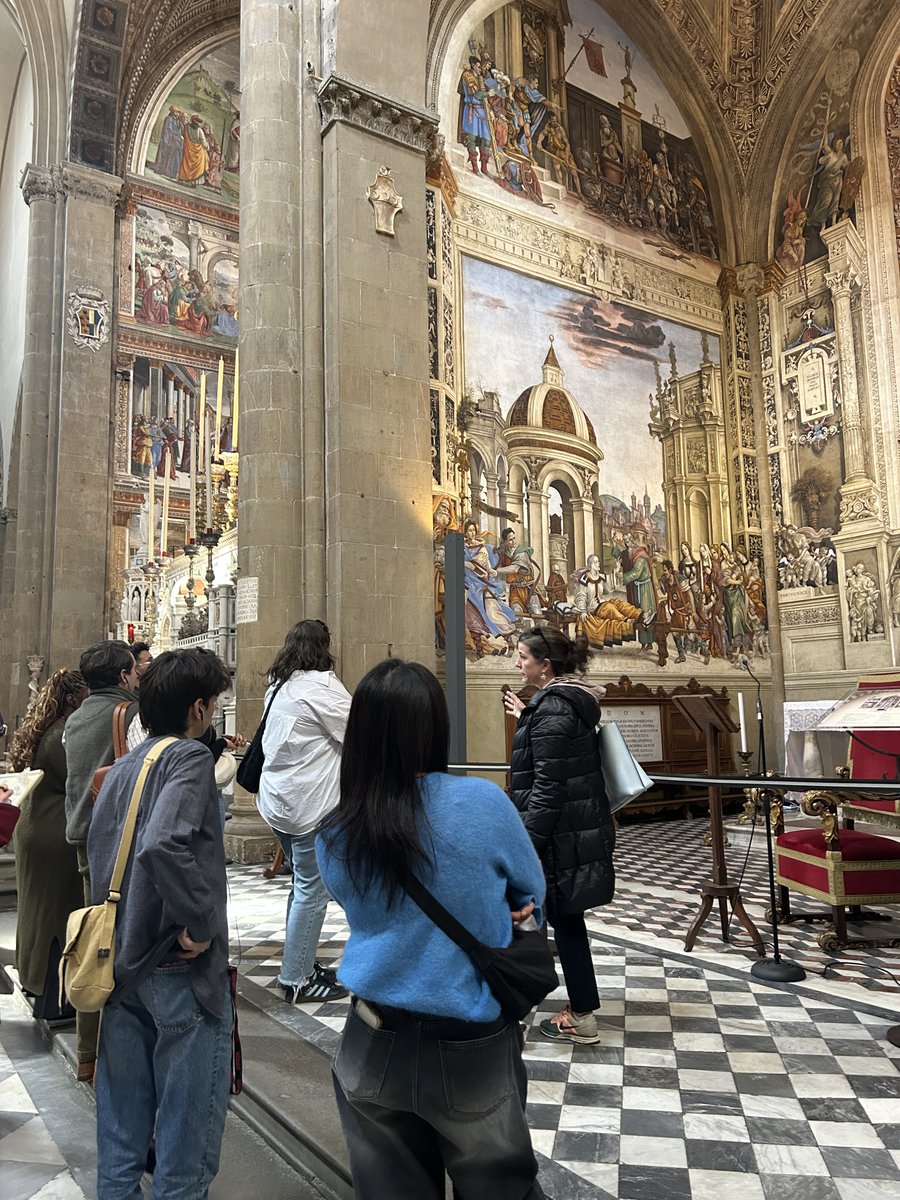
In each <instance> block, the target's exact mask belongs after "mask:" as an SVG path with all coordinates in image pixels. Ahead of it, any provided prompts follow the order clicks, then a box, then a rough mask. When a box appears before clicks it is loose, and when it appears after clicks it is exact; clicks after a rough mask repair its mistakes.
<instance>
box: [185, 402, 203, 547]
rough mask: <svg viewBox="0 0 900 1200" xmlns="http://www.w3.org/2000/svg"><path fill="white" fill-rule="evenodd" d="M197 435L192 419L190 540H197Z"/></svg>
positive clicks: (197, 428)
mask: <svg viewBox="0 0 900 1200" xmlns="http://www.w3.org/2000/svg"><path fill="white" fill-rule="evenodd" d="M199 436H200V422H199V421H194V428H193V430H192V432H191V492H190V497H189V499H188V507H189V510H190V511H189V517H188V538H189V539H190V541H192V542H194V541H196V540H197V455H198V454H199V453H200V447H199V445H198V444H197V439H198V438H199Z"/></svg>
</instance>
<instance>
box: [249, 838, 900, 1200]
mask: <svg viewBox="0 0 900 1200" xmlns="http://www.w3.org/2000/svg"><path fill="white" fill-rule="evenodd" d="M704 831H705V825H704V823H703V822H701V821H693V822H684V823H681V822H679V823H677V824H676V823H669V822H666V823H655V824H644V825H638V826H631V827H625V828H624V829H623V830H622V831H620V842H619V850H618V853H617V867H618V873H619V886H618V892H617V897H616V901H615V903H614V904H613V905H610V906H609V907H608V908H606V909H604V910H603V911H602V914H599V913H598V915H597V917H596V918H595V919H593V920H592V922H591V926H592V939H593V954H594V961H595V965H596V972H597V978H598V981H599V984H600V985H601V996H602V1011H601V1018H600V1023H601V1028H602V1032H603V1037H602V1039H601V1041H600V1043H599V1044H598V1045H595V1046H577V1047H574V1046H571V1045H557V1044H553V1043H550V1042H547V1041H545V1040H544V1039H543V1038H542V1037H541V1036H540V1033H539V1032H538V1031H537V1023H539V1021H540V1020H541V1018H542V1017H544V1016H546V1015H547V1014H548V1013H551V1012H554V1011H558V1010H559V1009H560V1008H561V1007H562V1006H563V1004H564V1002H565V996H564V993H563V992H562V990H560V991H558V992H557V993H554V995H553V996H550V997H548V999H547V1000H546V1001H545V1003H544V1005H543V1006H542V1009H541V1010H540V1011H538V1012H537V1013H536V1014H535V1016H534V1018H533V1021H531V1022H529V1028H528V1033H527V1040H526V1050H525V1059H526V1062H527V1066H528V1073H529V1078H530V1081H531V1083H530V1090H529V1105H528V1118H529V1122H530V1124H531V1128H532V1137H533V1142H534V1146H535V1150H536V1151H537V1153H538V1155H539V1158H540V1161H541V1179H542V1182H543V1183H544V1186H545V1188H546V1190H547V1192H548V1194H549V1195H552V1196H554V1197H555V1200H581V1198H582V1197H583V1198H589V1197H590V1198H595V1197H598V1198H601V1200H602V1198H603V1197H607V1196H610V1197H619V1198H621V1200H795V1198H796V1200H881V1198H882V1197H883V1198H884V1200H888V1198H889V1197H890V1198H891V1200H897V1197H900V1050H897V1049H895V1048H894V1047H892V1046H891V1045H890V1044H889V1043H888V1042H886V1041H885V1040H884V1033H885V1031H886V1029H887V1027H888V1026H889V1025H892V1024H894V1023H896V1022H897V1021H900V1012H897V1011H896V1010H897V1004H896V996H897V994H898V990H897V985H896V984H894V983H893V982H892V980H891V979H890V977H889V976H886V975H884V974H883V973H881V972H879V971H878V970H877V969H876V968H877V967H878V966H881V965H884V964H888V969H889V970H893V972H894V974H897V975H898V976H900V961H898V957H897V954H896V952H891V953H890V954H889V955H885V954H884V953H881V954H877V955H876V954H871V953H868V952H867V953H866V954H860V953H856V954H854V955H852V956H847V959H846V960H845V959H844V958H843V956H842V958H841V960H840V962H839V965H838V967H837V969H836V970H835V969H832V970H830V971H829V976H837V982H829V981H827V980H825V979H823V978H822V976H821V972H822V970H823V968H824V966H825V964H826V963H827V962H828V961H829V956H827V955H825V954H823V953H822V952H821V951H820V950H819V948H818V946H817V944H816V942H815V933H816V927H815V926H813V927H807V926H802V925H801V926H797V927H796V928H790V929H789V930H788V931H786V933H785V936H784V939H783V940H784V944H783V947H782V950H783V953H784V954H785V955H786V956H790V957H792V958H794V959H795V960H796V961H801V962H803V964H804V965H805V966H807V967H808V968H809V969H810V972H811V973H810V976H809V978H808V979H807V980H806V981H805V983H803V984H799V985H792V986H791V987H789V988H784V989H780V988H779V989H776V988H770V987H766V986H764V985H762V984H758V983H757V982H756V981H755V980H753V979H752V978H751V976H750V974H749V962H748V960H752V959H753V958H755V953H754V952H753V951H752V948H750V947H749V942H748V940H747V937H746V934H745V933H744V931H743V930H741V931H740V933H739V935H738V934H736V936H735V944H733V945H729V946H723V944H722V942H721V940H720V937H719V930H718V922H717V921H716V923H715V924H713V923H712V922H710V924H709V925H708V926H707V927H706V929H705V930H704V932H703V934H702V935H701V937H700V938H699V939H698V943H697V946H696V948H695V951H694V953H693V954H692V955H686V954H685V953H684V950H683V937H684V932H685V930H686V929H687V927H688V925H689V924H690V921H691V919H692V917H693V915H694V914H695V913H696V910H697V905H698V901H697V895H696V886H697V882H698V880H699V879H700V878H701V877H702V875H703V873H704V869H705V868H707V867H708V855H709V851H708V850H707V849H705V848H704V847H703V846H702V836H703V833H704ZM735 859H737V860H738V861H737V862H736V863H734V864H733V865H735V867H736V869H739V867H740V864H741V862H742V861H743V853H741V854H740V855H737V854H732V860H735ZM649 864H652V866H650V865H649ZM751 864H752V865H751V867H750V868H749V869H748V871H747V873H746V875H745V898H747V899H748V900H753V902H754V904H755V911H754V914H753V915H754V916H755V917H757V918H758V920H759V921H760V922H761V921H762V920H763V915H762V913H763V909H764V907H765V904H764V899H763V887H762V886H761V884H762V880H763V878H764V872H763V864H762V863H761V862H759V861H758V860H754V859H751ZM229 875H230V880H231V895H232V919H233V938H234V940H233V952H234V954H235V956H239V957H240V961H241V967H240V969H241V972H242V975H243V977H244V980H245V983H244V989H245V994H247V995H248V998H249V999H251V1000H252V1001H253V1002H254V1003H258V1004H260V1005H261V1006H262V1007H264V1008H265V1011H266V1012H267V1013H268V1014H269V1016H271V1017H272V1018H274V1019H275V1020H277V1021H279V1022H280V1023H281V1024H284V1025H286V1026H288V1027H290V1028H291V1029H293V1030H294V1031H295V1032H297V1033H298V1034H299V1035H300V1036H304V1037H307V1038H310V1039H311V1040H314V1041H315V1042H316V1043H317V1044H319V1045H320V1046H322V1047H323V1048H324V1049H326V1050H329V1051H332V1052H333V1050H334V1049H335V1047H336V1045H337V1041H338V1036H339V1032H340V1030H341V1028H342V1026H343V1023H344V1019H345V1016H346V1010H347V1001H341V1002H337V1003H331V1004H326V1005H319V1006H314V1005H303V1006H298V1007H292V1006H289V1005H287V1004H285V1003H284V1002H283V1001H282V1000H281V998H280V992H279V991H278V990H277V989H276V988H274V986H273V985H274V981H275V977H276V975H277V972H278V967H279V965H280V954H281V944H282V938H283V932H284V929H283V914H284V905H285V902H286V897H287V889H288V880H287V877H286V876H282V877H279V878H278V879H275V880H271V881H270V880H266V879H264V878H263V877H262V875H261V873H260V870H259V868H249V867H234V868H231V869H230V871H229ZM651 876H652V878H653V880H654V881H655V882H653V883H649V882H645V880H646V879H647V878H648V877H651ZM662 880H665V886H663V884H662V883H661V882H660V881H662ZM346 937H347V928H346V924H345V922H344V920H343V916H342V913H341V912H340V910H339V909H338V908H337V906H336V905H334V904H332V905H329V910H328V915H327V917H326V923H325V928H324V930H323V940H322V942H321V944H320V948H319V954H320V957H321V958H322V959H323V960H327V961H330V962H336V961H337V960H339V958H340V954H341V952H342V949H343V945H344V943H345V941H346ZM851 959H852V962H851V961H850V960H851ZM889 991H893V994H892V995H889V994H888V992H889ZM892 1014H895V1015H892Z"/></svg>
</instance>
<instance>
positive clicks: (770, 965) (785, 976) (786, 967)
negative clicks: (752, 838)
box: [741, 658, 806, 983]
mask: <svg viewBox="0 0 900 1200" xmlns="http://www.w3.org/2000/svg"><path fill="white" fill-rule="evenodd" d="M741 666H742V667H743V668H744V670H745V671H746V672H747V674H748V675H749V676H750V678H751V679H752V680H753V682H754V683H755V684H756V720H757V725H758V729H759V767H758V771H757V774H759V775H762V776H763V777H765V775H766V772H767V769H768V767H767V763H766V726H765V719H764V717H763V709H762V685H761V684H760V682H759V680H758V679H757V678H756V676H755V675H754V674H753V671H752V670H751V668H750V660H749V659H748V658H743V659H742V660H741ZM762 800H763V814H764V817H765V822H766V854H767V856H768V861H769V904H770V907H771V912H772V957H771V958H761V959H760V960H759V961H758V962H755V963H754V964H753V966H752V967H751V968H750V974H751V975H752V976H753V977H754V979H762V980H764V981H765V982H766V983H799V981H800V980H801V979H805V978H806V972H805V971H804V970H803V968H802V967H799V966H797V964H796V963H792V962H787V961H786V960H785V959H783V958H782V957H781V951H780V949H779V947H778V901H777V895H776V890H775V856H774V854H773V851H772V797H771V793H770V791H769V789H768V788H767V787H763V789H762Z"/></svg>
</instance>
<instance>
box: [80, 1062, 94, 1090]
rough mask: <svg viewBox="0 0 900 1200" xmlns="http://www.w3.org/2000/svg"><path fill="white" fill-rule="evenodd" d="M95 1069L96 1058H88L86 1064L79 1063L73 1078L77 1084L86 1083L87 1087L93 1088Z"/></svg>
mask: <svg viewBox="0 0 900 1200" xmlns="http://www.w3.org/2000/svg"><path fill="white" fill-rule="evenodd" d="M96 1068H97V1060H96V1058H90V1059H88V1061H87V1062H80V1063H79V1064H78V1067H77V1070H76V1071H75V1078H76V1079H77V1080H78V1082H79V1083H86V1084H87V1085H88V1087H93V1086H94V1071H95V1070H96Z"/></svg>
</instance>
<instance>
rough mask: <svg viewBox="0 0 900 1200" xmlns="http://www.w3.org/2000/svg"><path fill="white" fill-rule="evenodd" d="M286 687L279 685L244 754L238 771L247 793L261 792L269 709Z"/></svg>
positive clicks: (238, 777) (282, 683)
mask: <svg viewBox="0 0 900 1200" xmlns="http://www.w3.org/2000/svg"><path fill="white" fill-rule="evenodd" d="M283 686H284V680H282V681H281V683H279V685H278V687H277V688H276V689H275V691H274V692H273V693H272V699H271V700H270V701H269V703H268V704H267V705H266V711H265V712H264V713H263V719H262V720H261V721H260V723H259V727H258V729H257V730H256V733H254V735H253V738H252V740H251V742H250V745H249V746H248V747H247V749H246V751H245V752H244V757H243V758H242V759H241V763H240V766H239V767H238V769H237V776H236V778H237V781H238V783H239V784H240V785H241V787H242V788H243V789H244V791H245V792H250V793H251V795H253V796H255V795H256V793H257V792H258V791H259V781H260V779H261V778H262V770H263V766H264V764H265V761H266V756H265V752H264V751H263V734H264V733H265V732H266V721H268V719H269V709H270V708H271V707H272V705H273V704H274V702H275V697H276V696H277V695H278V693H279V692H280V691H281V689H282V687H283Z"/></svg>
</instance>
